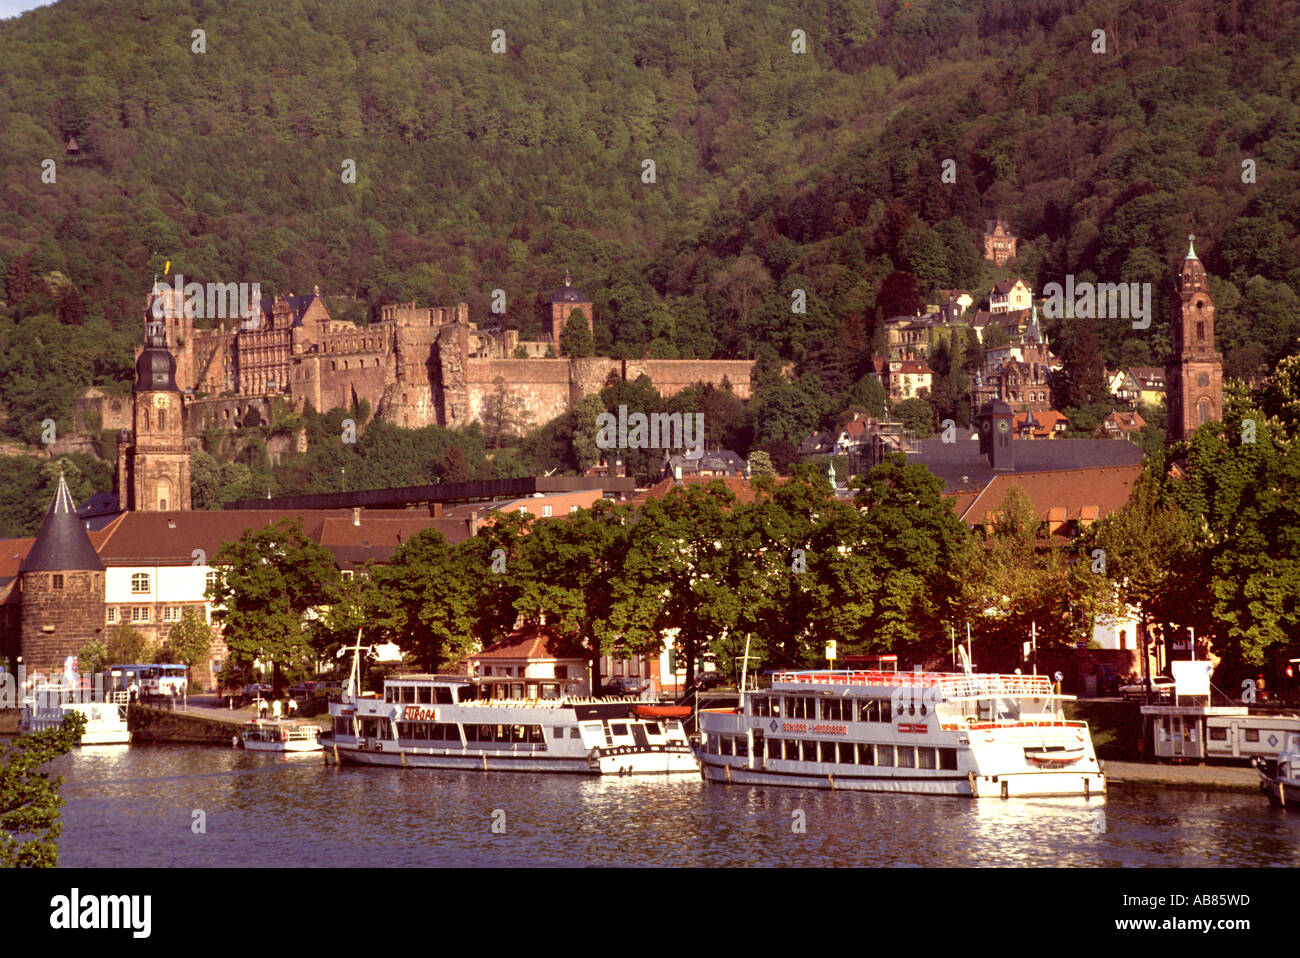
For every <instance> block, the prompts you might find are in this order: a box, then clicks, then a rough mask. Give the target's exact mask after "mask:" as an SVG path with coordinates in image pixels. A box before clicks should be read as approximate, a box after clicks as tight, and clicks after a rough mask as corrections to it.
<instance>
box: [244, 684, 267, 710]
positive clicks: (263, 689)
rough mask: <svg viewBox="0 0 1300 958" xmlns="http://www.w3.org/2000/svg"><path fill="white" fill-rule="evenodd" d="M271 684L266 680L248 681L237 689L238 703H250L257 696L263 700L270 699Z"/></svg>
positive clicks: (255, 699) (254, 700)
mask: <svg viewBox="0 0 1300 958" xmlns="http://www.w3.org/2000/svg"><path fill="white" fill-rule="evenodd" d="M271 691H272V690H271V686H270V684H269V683H267V682H250V683H249V684H248V685H245V686H244V687H243V688H242V689H240V691H239V704H240V705H241V706H244V705H250V704H252V703H253V702H256V701H257V700H258V699H259V698H260V699H264V700H265V701H268V702H269V701H270V700H271Z"/></svg>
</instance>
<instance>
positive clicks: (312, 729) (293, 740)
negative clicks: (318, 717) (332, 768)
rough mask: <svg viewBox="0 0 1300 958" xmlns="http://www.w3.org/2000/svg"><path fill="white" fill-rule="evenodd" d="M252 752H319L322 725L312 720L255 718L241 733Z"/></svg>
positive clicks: (241, 737)
mask: <svg viewBox="0 0 1300 958" xmlns="http://www.w3.org/2000/svg"><path fill="white" fill-rule="evenodd" d="M240 739H241V740H242V741H243V743H244V748H245V749H247V750H248V751H250V752H319V751H320V750H321V749H322V748H323V746H322V745H321V743H320V726H319V725H313V724H311V723H310V722H282V721H277V720H275V719H270V720H259V719H254V720H253V721H252V722H250V723H248V725H246V726H245V727H244V731H243V732H242V733H241V734H240Z"/></svg>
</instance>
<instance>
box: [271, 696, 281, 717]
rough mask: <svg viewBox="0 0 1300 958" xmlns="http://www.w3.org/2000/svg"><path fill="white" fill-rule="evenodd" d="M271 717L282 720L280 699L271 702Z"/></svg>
mask: <svg viewBox="0 0 1300 958" xmlns="http://www.w3.org/2000/svg"><path fill="white" fill-rule="evenodd" d="M271 718H273V719H275V721H277V722H278V721H280V700H279V699H275V700H273V701H272V702H271Z"/></svg>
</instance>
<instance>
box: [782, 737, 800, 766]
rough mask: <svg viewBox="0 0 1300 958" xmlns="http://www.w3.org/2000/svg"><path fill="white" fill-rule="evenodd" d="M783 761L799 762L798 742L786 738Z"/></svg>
mask: <svg viewBox="0 0 1300 958" xmlns="http://www.w3.org/2000/svg"><path fill="white" fill-rule="evenodd" d="M785 759H786V761H787V762H797V761H799V740H798V739H794V738H788V739H786V740H785Z"/></svg>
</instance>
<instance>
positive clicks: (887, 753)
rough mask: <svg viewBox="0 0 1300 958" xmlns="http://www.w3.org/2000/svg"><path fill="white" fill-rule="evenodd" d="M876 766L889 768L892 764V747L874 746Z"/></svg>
mask: <svg viewBox="0 0 1300 958" xmlns="http://www.w3.org/2000/svg"><path fill="white" fill-rule="evenodd" d="M876 764H877V765H881V766H886V767H887V766H891V765H893V764H894V746H892V745H877V746H876Z"/></svg>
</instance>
